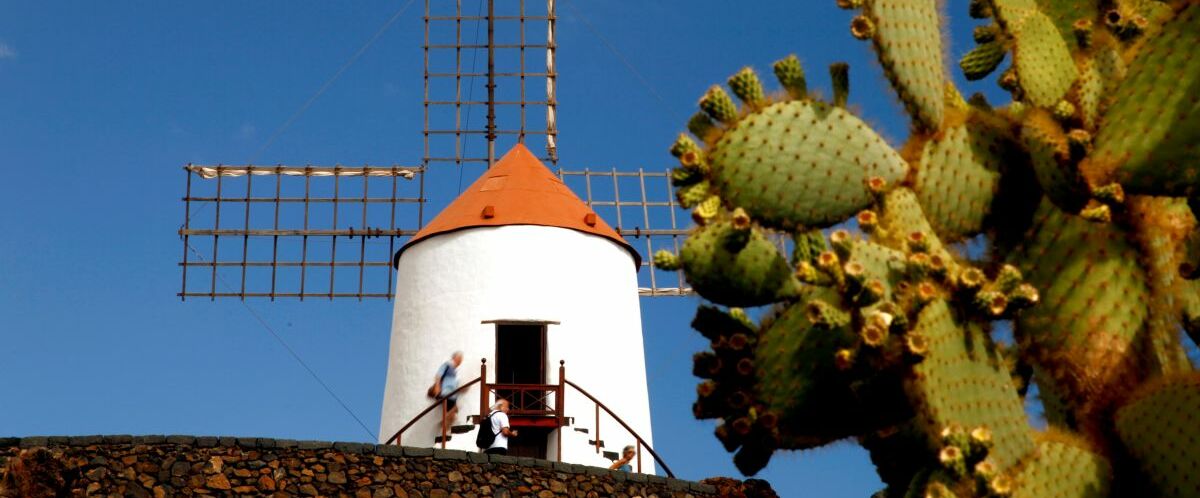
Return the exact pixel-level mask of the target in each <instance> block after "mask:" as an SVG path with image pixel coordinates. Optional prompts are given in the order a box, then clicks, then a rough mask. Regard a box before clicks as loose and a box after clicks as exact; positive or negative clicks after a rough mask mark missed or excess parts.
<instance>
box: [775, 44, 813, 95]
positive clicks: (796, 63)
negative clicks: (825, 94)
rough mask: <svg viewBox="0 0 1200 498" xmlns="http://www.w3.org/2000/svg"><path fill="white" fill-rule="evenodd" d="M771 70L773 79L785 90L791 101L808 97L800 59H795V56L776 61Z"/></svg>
mask: <svg viewBox="0 0 1200 498" xmlns="http://www.w3.org/2000/svg"><path fill="white" fill-rule="evenodd" d="M773 69H774V70H775V78H776V79H778V80H779V84H780V85H783V88H784V89H786V90H787V92H788V95H790V96H791V97H792V98H793V99H803V98H807V97H808V83H806V82H805V79H804V67H803V66H801V65H800V59H798V58H796V55H795V54H792V55H789V56H787V57H785V58H783V59H780V60H778V61H776V62H775V65H774V66H773Z"/></svg>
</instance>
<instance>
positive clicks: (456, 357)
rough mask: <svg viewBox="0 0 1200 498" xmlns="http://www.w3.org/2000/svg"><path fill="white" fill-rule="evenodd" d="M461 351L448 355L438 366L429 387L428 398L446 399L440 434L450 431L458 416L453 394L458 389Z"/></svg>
mask: <svg viewBox="0 0 1200 498" xmlns="http://www.w3.org/2000/svg"><path fill="white" fill-rule="evenodd" d="M462 360H463V354H462V351H455V352H454V354H452V355H450V361H447V362H445V363H443V364H442V366H441V367H438V371H437V376H436V377H434V378H433V386H432V387H430V388H429V392H428V393H427V394H429V397H430V398H434V399H437V400H438V401H441V400H446V416H445V417H443V418H442V434H449V433H450V426H451V425H453V424H454V420H455V418H456V417H457V416H458V395H457V394H453V393H454V391H455V390H457V389H458V366H459V365H462Z"/></svg>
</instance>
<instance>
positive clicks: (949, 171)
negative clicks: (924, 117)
mask: <svg viewBox="0 0 1200 498" xmlns="http://www.w3.org/2000/svg"><path fill="white" fill-rule="evenodd" d="M1004 141H1005V137H1004V136H1003V135H1002V133H1001V132H999V131H998V130H995V129H993V128H991V127H987V126H980V125H976V124H972V123H968V124H964V125H961V126H955V127H952V128H948V129H946V130H944V131H943V133H942V134H940V135H939V136H937V137H935V138H934V139H932V140H930V141H928V142H926V143H925V145H924V147H922V149H921V157H920V160H919V161H917V162H916V166H915V168H914V170H915V179H914V180H913V186H912V189H913V192H914V193H916V195H917V200H918V201H919V202H920V204H921V207H922V208H923V210H924V213H925V216H927V217H928V218H929V223H930V224H931V225H933V228H934V230H936V231H937V234H938V235H939V236H940V237H942V238H943V239H945V240H947V241H954V240H959V239H962V238H964V237H969V236H971V235H975V234H977V233H979V232H980V231H981V230H982V229H983V222H984V219H985V218H986V217H987V215H988V213H989V212H990V211H991V205H992V198H993V197H994V196H995V194H996V190H997V189H998V188H999V184H1000V166H1001V163H1002V161H1003V158H1002V157H1001V156H1000V155H999V154H998V152H999V151H1001V150H1004V147H1003V145H1004Z"/></svg>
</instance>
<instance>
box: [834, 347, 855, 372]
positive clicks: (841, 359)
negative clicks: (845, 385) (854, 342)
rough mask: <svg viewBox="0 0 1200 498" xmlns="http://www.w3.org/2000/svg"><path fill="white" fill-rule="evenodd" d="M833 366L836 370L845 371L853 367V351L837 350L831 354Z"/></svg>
mask: <svg viewBox="0 0 1200 498" xmlns="http://www.w3.org/2000/svg"><path fill="white" fill-rule="evenodd" d="M833 365H834V366H835V367H837V369H838V370H842V371H846V370H849V369H850V367H853V366H854V350H851V349H839V350H837V352H836V353H834V354H833Z"/></svg>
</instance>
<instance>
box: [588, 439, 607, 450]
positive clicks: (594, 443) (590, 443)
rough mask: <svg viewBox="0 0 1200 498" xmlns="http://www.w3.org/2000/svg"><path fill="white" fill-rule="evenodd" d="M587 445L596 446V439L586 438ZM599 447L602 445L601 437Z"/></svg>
mask: <svg viewBox="0 0 1200 498" xmlns="http://www.w3.org/2000/svg"><path fill="white" fill-rule="evenodd" d="M588 446H592V447H595V446H596V440H594V439H590V440H588ZM600 447H601V448H603V447H604V440H603V439H601V440H600Z"/></svg>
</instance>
